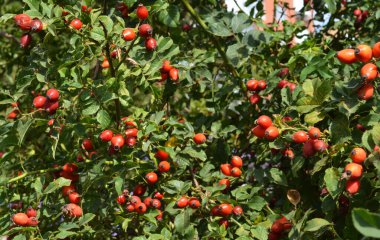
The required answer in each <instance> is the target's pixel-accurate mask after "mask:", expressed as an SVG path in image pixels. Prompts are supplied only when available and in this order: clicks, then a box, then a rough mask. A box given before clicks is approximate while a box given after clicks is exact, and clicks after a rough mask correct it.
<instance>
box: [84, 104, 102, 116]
mask: <svg viewBox="0 0 380 240" xmlns="http://www.w3.org/2000/svg"><path fill="white" fill-rule="evenodd" d="M99 108H100V106H99V104H98V103H96V102H92V104H90V106H87V107H86V108H85V109H83V110H82V113H83V115H92V114H95V113H96V112H97V111H98V110H99Z"/></svg>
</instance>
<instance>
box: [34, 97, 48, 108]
mask: <svg viewBox="0 0 380 240" xmlns="http://www.w3.org/2000/svg"><path fill="white" fill-rule="evenodd" d="M45 104H46V97H44V96H37V97H35V98H34V99H33V106H34V107H35V108H43V107H44V106H45Z"/></svg>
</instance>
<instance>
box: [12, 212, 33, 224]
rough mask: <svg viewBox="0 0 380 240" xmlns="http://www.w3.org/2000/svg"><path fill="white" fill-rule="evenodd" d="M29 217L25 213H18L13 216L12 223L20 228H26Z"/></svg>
mask: <svg viewBox="0 0 380 240" xmlns="http://www.w3.org/2000/svg"><path fill="white" fill-rule="evenodd" d="M28 219H29V217H28V216H27V215H26V214H25V213H16V214H15V215H13V216H12V221H13V222H14V223H15V224H16V225H18V226H26V225H27V224H28Z"/></svg>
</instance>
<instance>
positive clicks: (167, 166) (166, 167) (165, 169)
mask: <svg viewBox="0 0 380 240" xmlns="http://www.w3.org/2000/svg"><path fill="white" fill-rule="evenodd" d="M158 170H159V171H160V172H168V171H169V170H170V163H169V162H167V161H161V162H160V163H159V164H158Z"/></svg>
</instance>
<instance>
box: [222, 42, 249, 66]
mask: <svg viewBox="0 0 380 240" xmlns="http://www.w3.org/2000/svg"><path fill="white" fill-rule="evenodd" d="M226 55H227V57H228V58H229V59H230V60H231V63H232V64H233V65H234V66H239V65H241V64H242V63H244V62H245V60H246V58H247V57H248V49H247V48H246V45H245V44H242V43H236V44H232V45H230V46H228V48H227V52H226Z"/></svg>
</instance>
